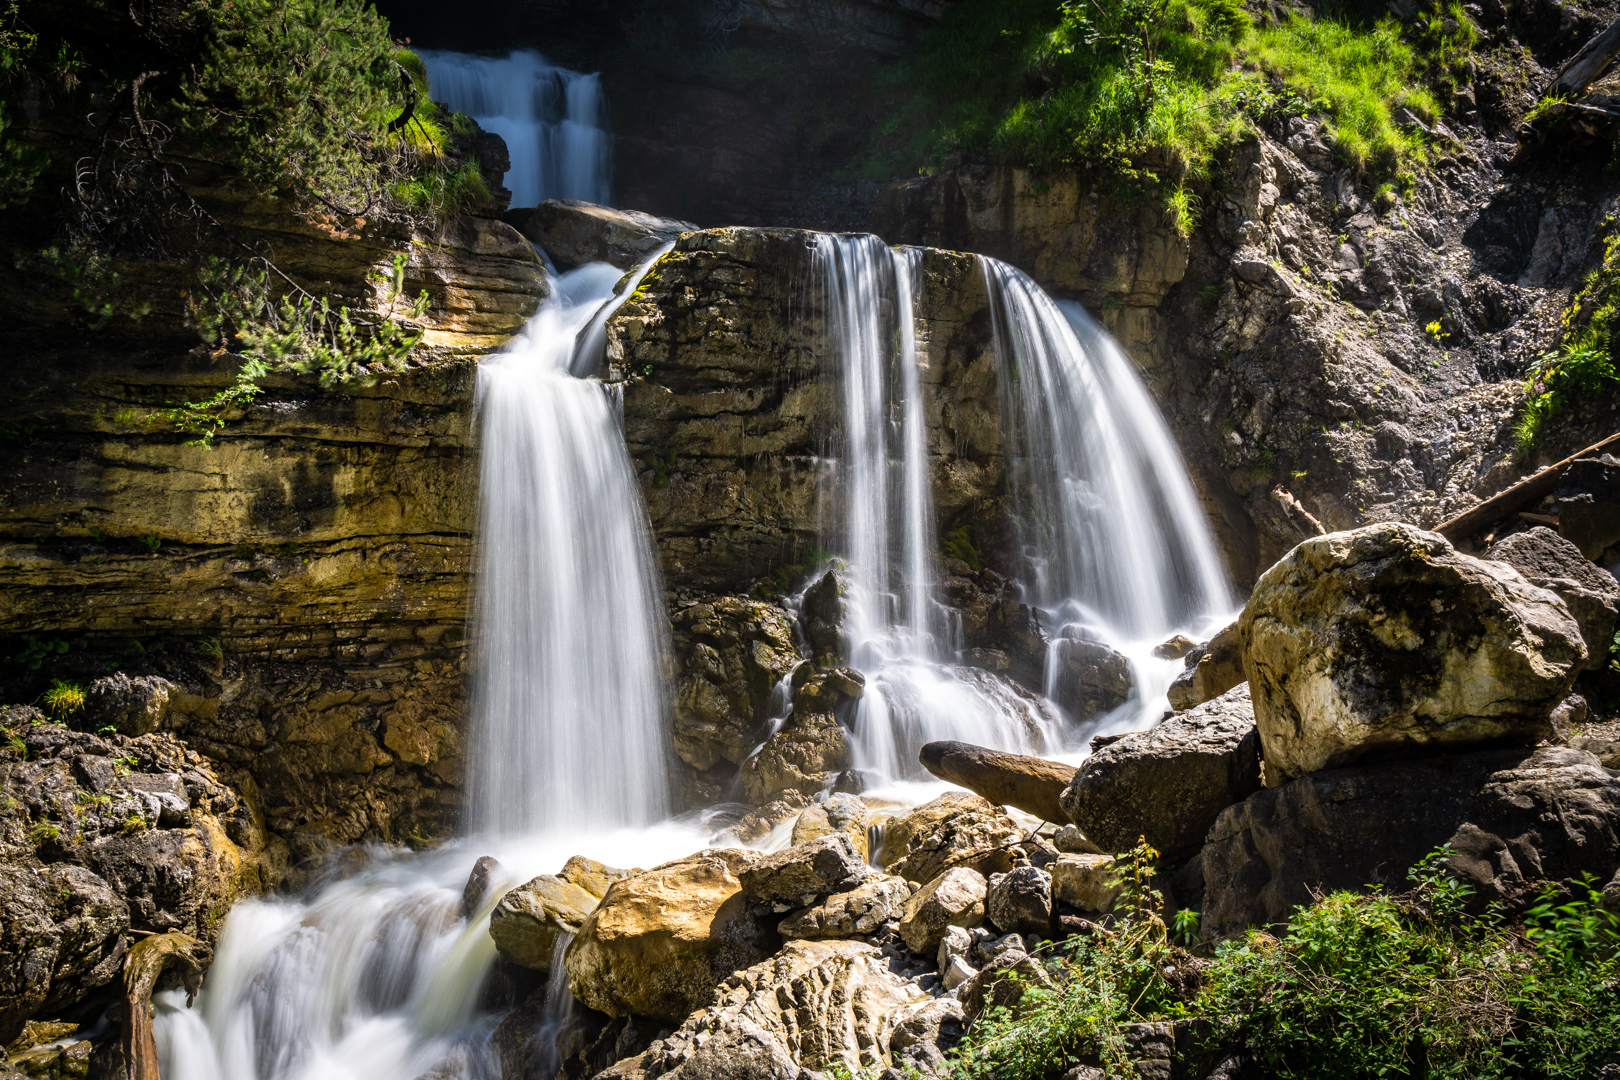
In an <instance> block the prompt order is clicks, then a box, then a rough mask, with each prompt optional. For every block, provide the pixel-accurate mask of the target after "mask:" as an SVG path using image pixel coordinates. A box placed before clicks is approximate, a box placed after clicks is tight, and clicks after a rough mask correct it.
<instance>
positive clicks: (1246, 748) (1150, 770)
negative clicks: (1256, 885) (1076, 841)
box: [1062, 686, 1269, 863]
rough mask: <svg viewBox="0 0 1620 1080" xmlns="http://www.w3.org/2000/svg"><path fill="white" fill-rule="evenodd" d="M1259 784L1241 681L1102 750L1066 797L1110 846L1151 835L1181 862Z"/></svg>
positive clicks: (1096, 838)
mask: <svg viewBox="0 0 1620 1080" xmlns="http://www.w3.org/2000/svg"><path fill="white" fill-rule="evenodd" d="M1268 764H1269V762H1268ZM1259 787H1260V736H1259V734H1258V733H1257V731H1256V729H1255V722H1254V710H1253V706H1252V704H1251V702H1250V700H1249V688H1248V687H1247V686H1239V687H1237V688H1236V689H1233V690H1229V691H1227V693H1225V694H1224V695H1222V696H1221V697H1218V698H1216V699H1215V700H1214V701H1210V702H1206V703H1205V704H1203V705H1199V706H1197V707H1196V708H1193V709H1190V710H1188V711H1187V712H1183V713H1177V714H1176V715H1174V716H1172V717H1171V718H1170V719H1168V720H1166V721H1164V722H1163V723H1161V724H1160V725H1159V726H1158V727H1156V728H1153V729H1152V730H1150V731H1141V732H1136V733H1134V734H1131V735H1126V736H1125V737H1124V738H1122V739H1119V740H1118V741H1116V742H1113V743H1110V744H1109V745H1107V746H1105V747H1103V748H1102V749H1100V750H1098V751H1097V752H1096V753H1094V754H1092V755H1091V757H1089V758H1087V759H1086V760H1085V762H1083V763H1082V764H1081V766H1080V768H1079V770H1078V771H1077V772H1076V773H1075V775H1074V780H1073V781H1072V782H1071V783H1070V784H1069V786H1068V787H1067V788H1065V789H1064V791H1063V795H1062V800H1063V809H1064V810H1065V811H1066V812H1067V814H1068V816H1069V817H1070V819H1071V820H1073V821H1074V823H1075V824H1076V825H1078V826H1079V827H1080V830H1081V831H1082V832H1083V833H1084V834H1085V836H1086V838H1087V839H1088V840H1090V841H1092V842H1093V843H1095V844H1098V845H1100V846H1101V847H1102V848H1103V849H1104V850H1105V851H1110V852H1121V851H1128V850H1130V849H1131V848H1132V847H1134V846H1135V845H1136V843H1137V841H1138V838H1145V839H1146V840H1147V842H1148V843H1149V844H1151V845H1153V846H1154V847H1155V848H1157V849H1158V851H1159V852H1160V854H1161V855H1163V856H1164V858H1165V859H1166V860H1167V861H1168V862H1170V863H1176V862H1179V861H1181V860H1184V859H1186V858H1187V857H1188V856H1190V855H1192V854H1194V853H1195V852H1197V850H1198V848H1199V847H1200V846H1201V845H1202V844H1203V842H1204V836H1205V834H1206V833H1208V832H1209V828H1210V826H1211V825H1213V824H1214V823H1215V819H1216V817H1217V816H1218V815H1219V814H1220V813H1221V811H1222V810H1224V809H1226V807H1228V806H1231V805H1232V804H1233V803H1236V802H1241V801H1242V800H1243V799H1245V798H1247V797H1248V795H1249V794H1250V793H1251V792H1253V791H1256V790H1258V789H1259Z"/></svg>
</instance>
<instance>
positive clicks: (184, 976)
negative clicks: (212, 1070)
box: [123, 932, 211, 1080]
mask: <svg viewBox="0 0 1620 1080" xmlns="http://www.w3.org/2000/svg"><path fill="white" fill-rule="evenodd" d="M210 952H211V950H210V949H209V948H208V946H207V945H205V944H204V943H203V942H201V941H198V940H197V939H196V938H194V937H192V936H190V935H189V934H181V933H178V932H172V933H168V934H154V935H152V936H151V937H149V938H144V939H142V940H140V941H137V942H136V943H135V944H134V945H133V946H131V948H130V950H129V956H128V957H127V958H126V959H125V960H124V1031H123V1036H124V1068H125V1070H126V1071H125V1073H124V1076H125V1078H126V1080H162V1078H161V1077H160V1076H159V1075H158V1050H157V1040H156V1039H155V1038H154V1037H153V1035H152V992H153V991H154V990H156V989H157V988H158V980H159V979H161V978H162V977H163V975H164V973H165V972H166V971H168V970H169V969H170V968H173V969H174V972H175V974H177V975H178V976H179V978H180V982H181V984H182V985H184V986H185V988H186V1004H187V1005H188V1006H189V1005H190V1004H191V999H192V998H193V997H195V996H196V994H197V989H198V987H200V986H201V985H202V977H203V971H204V969H206V968H207V966H208V960H209V954H210Z"/></svg>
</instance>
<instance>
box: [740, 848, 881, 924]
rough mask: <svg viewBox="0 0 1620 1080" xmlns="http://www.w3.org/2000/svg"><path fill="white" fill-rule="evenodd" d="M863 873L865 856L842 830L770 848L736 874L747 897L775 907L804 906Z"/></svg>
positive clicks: (851, 884) (850, 886)
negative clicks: (774, 848) (804, 841)
mask: <svg viewBox="0 0 1620 1080" xmlns="http://www.w3.org/2000/svg"><path fill="white" fill-rule="evenodd" d="M866 877H867V868H866V862H865V860H864V859H862V858H861V856H860V853H859V852H858V851H856V850H855V844H854V842H853V841H852V840H850V838H849V837H848V836H845V835H844V834H843V833H837V834H835V835H832V836H822V837H818V838H817V839H815V840H811V841H809V842H808V843H804V844H795V845H793V846H792V847H790V848H784V849H783V850H781V851H775V852H772V853H771V854H769V855H765V856H762V857H761V858H759V859H757V860H755V861H754V862H753V863H752V864H750V865H749V866H747V867H744V868H743V870H742V871H741V872H740V873H739V874H738V879H739V880H740V881H741V882H742V889H743V892H744V893H745V894H747V896H748V897H749V899H751V900H758V901H760V902H761V903H765V904H769V905H771V906H772V907H773V908H775V909H776V910H777V911H791V910H792V909H794V908H802V907H807V906H809V904H810V903H812V902H813V901H814V900H815V899H816V898H817V897H818V896H826V895H828V894H829V893H836V892H845V891H847V890H849V889H853V888H855V887H856V886H857V885H859V884H861V883H862V882H863V881H865V880H866Z"/></svg>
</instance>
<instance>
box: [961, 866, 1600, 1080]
mask: <svg viewBox="0 0 1620 1080" xmlns="http://www.w3.org/2000/svg"><path fill="white" fill-rule="evenodd" d="M1451 854H1452V853H1451V851H1450V850H1449V849H1448V848H1444V847H1442V848H1441V849H1439V850H1438V851H1436V852H1434V853H1431V854H1430V855H1429V856H1427V857H1426V858H1424V859H1423V860H1422V861H1421V862H1420V863H1419V864H1418V865H1417V866H1416V867H1414V868H1413V869H1412V871H1411V874H1410V880H1411V882H1412V885H1413V887H1412V889H1411V890H1410V891H1408V892H1405V893H1400V894H1396V895H1388V894H1385V893H1383V892H1380V891H1377V890H1374V891H1372V892H1370V893H1362V894H1357V893H1349V892H1340V893H1333V894H1331V895H1328V896H1325V897H1323V898H1322V899H1321V900H1319V901H1318V902H1316V903H1314V904H1312V905H1310V906H1309V907H1302V908H1298V909H1296V911H1295V914H1294V918H1293V920H1292V922H1291V924H1290V926H1289V928H1288V930H1287V931H1286V932H1285V933H1284V934H1283V935H1282V937H1281V938H1274V937H1272V936H1271V935H1269V934H1265V933H1261V932H1258V931H1254V932H1251V933H1250V934H1249V935H1248V937H1247V938H1246V939H1245V940H1243V941H1241V942H1227V943H1224V944H1222V945H1220V946H1218V947H1217V948H1216V949H1215V951H1214V955H1213V957H1212V958H1210V959H1199V958H1196V957H1194V956H1192V955H1190V954H1188V953H1187V952H1186V951H1185V950H1183V949H1180V948H1178V947H1177V946H1176V945H1174V944H1172V943H1171V940H1170V937H1171V935H1170V932H1169V930H1168V929H1167V928H1166V927H1165V925H1164V923H1163V921H1162V920H1161V919H1160V918H1159V916H1158V914H1157V908H1158V899H1157V894H1156V893H1154V892H1153V890H1152V887H1151V877H1150V876H1149V873H1148V871H1147V869H1146V868H1147V865H1148V863H1149V861H1150V860H1151V859H1152V858H1154V857H1155V856H1154V853H1153V851H1152V849H1151V848H1148V847H1146V846H1145V845H1144V846H1142V847H1139V848H1137V849H1136V850H1135V851H1133V852H1131V853H1130V854H1129V855H1128V856H1125V857H1122V860H1121V861H1122V864H1123V865H1124V867H1125V868H1126V875H1125V881H1124V885H1125V888H1124V889H1123V891H1122V894H1121V902H1120V904H1121V906H1120V907H1119V908H1118V909H1116V916H1115V919H1114V921H1113V923H1112V925H1111V926H1110V927H1108V928H1107V930H1106V931H1105V932H1101V933H1096V934H1093V935H1092V936H1090V937H1074V938H1071V939H1070V940H1069V942H1068V943H1067V944H1065V945H1064V946H1062V947H1061V948H1062V955H1061V956H1059V957H1058V958H1056V959H1055V961H1054V962H1051V963H1049V965H1048V968H1049V970H1050V971H1051V972H1052V973H1053V975H1054V977H1055V978H1056V981H1057V985H1056V989H1042V988H1035V987H1030V988H1028V989H1026V990H1025V991H1024V993H1023V996H1022V999H1021V1000H1020V1001H1019V1002H1018V1003H1017V1004H1016V1005H1014V1006H1012V1007H1008V1008H1000V1009H993V1010H990V1011H988V1012H987V1013H986V1014H985V1015H984V1016H983V1017H982V1018H981V1019H980V1020H979V1021H978V1022H977V1023H976V1024H975V1026H974V1028H973V1029H972V1031H971V1032H970V1034H969V1036H968V1038H967V1039H966V1040H965V1041H964V1043H963V1044H962V1046H961V1047H960V1048H959V1050H958V1061H957V1065H958V1069H959V1071H960V1072H961V1074H962V1075H964V1076H968V1077H990V1076H994V1077H996V1078H997V1080H1034V1078H1035V1077H1042V1076H1049V1075H1052V1074H1053V1073H1055V1072H1058V1071H1062V1070H1063V1069H1066V1068H1068V1067H1069V1066H1070V1065H1073V1064H1076V1063H1078V1062H1079V1061H1080V1060H1081V1059H1082V1058H1089V1059H1091V1060H1098V1059H1100V1060H1101V1062H1102V1063H1103V1066H1104V1067H1105V1068H1106V1069H1107V1070H1108V1071H1109V1072H1110V1073H1112V1074H1114V1075H1117V1076H1122V1077H1130V1076H1133V1075H1135V1069H1134V1067H1133V1066H1132V1064H1131V1062H1130V1061H1129V1060H1128V1054H1127V1052H1126V1050H1127V1048H1126V1046H1125V1044H1124V1040H1123V1038H1122V1036H1121V1031H1120V1026H1121V1025H1122V1024H1125V1023H1131V1022H1135V1021H1139V1020H1150V1019H1178V1018H1183V1017H1202V1018H1204V1019H1205V1020H1206V1021H1207V1023H1208V1024H1209V1033H1208V1036H1207V1043H1208V1047H1209V1048H1210V1049H1211V1050H1215V1049H1217V1048H1221V1049H1224V1048H1231V1047H1237V1046H1243V1047H1246V1048H1247V1050H1248V1052H1249V1053H1250V1054H1252V1055H1253V1056H1254V1057H1255V1058H1256V1059H1257V1061H1258V1064H1259V1065H1260V1067H1261V1068H1262V1070H1263V1071H1264V1072H1265V1073H1266V1074H1267V1075H1273V1076H1278V1077H1299V1078H1310V1080H1341V1078H1342V1080H1359V1078H1363V1077H1373V1076H1388V1077H1416V1076H1425V1077H1434V1078H1439V1077H1457V1078H1464V1077H1467V1078H1470V1080H1475V1078H1491V1077H1503V1078H1506V1077H1532V1076H1533V1077H1547V1078H1565V1077H1567V1078H1570V1080H1574V1078H1577V1077H1591V1076H1595V1075H1597V1073H1598V1072H1599V1071H1600V1069H1601V1067H1602V1066H1603V1064H1604V1063H1605V1062H1606V1061H1608V1060H1610V1059H1611V1057H1612V1055H1614V1054H1616V1053H1620V1010H1617V1009H1615V1008H1614V1004H1613V1003H1614V995H1615V993H1616V989H1617V986H1620V967H1617V960H1616V952H1617V947H1620V919H1617V917H1616V916H1615V915H1614V914H1613V913H1611V912H1608V911H1606V910H1604V909H1603V908H1602V907H1600V906H1599V900H1600V894H1599V893H1598V892H1597V890H1596V888H1595V887H1594V885H1593V883H1592V882H1591V881H1583V882H1576V883H1572V884H1567V885H1551V884H1550V885H1548V886H1546V887H1545V888H1544V889H1543V890H1542V892H1541V894H1540V896H1539V898H1538V899H1537V901H1536V902H1535V903H1534V904H1533V905H1532V906H1531V907H1530V908H1529V910H1528V911H1526V912H1525V914H1524V916H1523V919H1522V922H1521V924H1520V925H1518V926H1513V925H1511V924H1510V923H1509V921H1508V919H1507V918H1506V916H1505V913H1504V911H1503V910H1502V909H1501V908H1500V907H1499V906H1498V905H1495V904H1492V905H1483V911H1480V910H1479V909H1480V908H1481V907H1482V905H1479V904H1478V903H1477V898H1476V897H1475V896H1474V894H1473V890H1472V888H1471V887H1470V886H1468V885H1467V884H1466V883H1464V882H1462V881H1460V880H1458V879H1456V878H1454V877H1452V876H1451V875H1450V874H1449V873H1448V872H1447V871H1446V862H1447V860H1448V859H1449V858H1450V856H1451ZM1190 922H1191V920H1190V919H1189V920H1187V923H1188V924H1190ZM1176 923H1177V925H1176V931H1177V936H1178V937H1185V936H1187V931H1188V930H1189V929H1190V925H1183V920H1181V919H1180V918H1178V919H1177V920H1176Z"/></svg>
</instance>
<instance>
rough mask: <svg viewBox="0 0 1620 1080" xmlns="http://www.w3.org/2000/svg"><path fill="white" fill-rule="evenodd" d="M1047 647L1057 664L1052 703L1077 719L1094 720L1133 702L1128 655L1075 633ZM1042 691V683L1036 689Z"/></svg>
mask: <svg viewBox="0 0 1620 1080" xmlns="http://www.w3.org/2000/svg"><path fill="white" fill-rule="evenodd" d="M1047 648H1048V649H1049V650H1050V652H1051V653H1052V654H1053V659H1054V660H1055V661H1056V663H1055V664H1053V665H1052V676H1053V678H1052V686H1051V691H1052V700H1054V701H1056V702H1057V703H1058V704H1059V705H1061V706H1063V708H1064V709H1065V710H1066V711H1067V712H1068V713H1069V715H1070V716H1071V717H1073V718H1074V719H1076V720H1090V719H1092V718H1093V717H1096V716H1101V715H1102V714H1103V713H1105V712H1107V711H1108V710H1110V709H1115V708H1118V707H1119V706H1121V705H1123V704H1125V702H1126V701H1128V700H1129V699H1130V696H1131V686H1132V684H1133V680H1132V678H1131V662H1130V660H1129V659H1128V658H1126V656H1125V654H1124V653H1121V652H1120V651H1119V650H1117V649H1113V648H1110V647H1109V646H1107V645H1104V644H1103V643H1102V642H1100V641H1094V640H1092V639H1090V638H1087V637H1081V636H1078V635H1072V634H1071V635H1065V636H1063V637H1059V638H1054V639H1053V640H1052V641H1051V642H1050V643H1049V644H1048V646H1047ZM1043 674H1044V673H1043ZM1040 688H1041V683H1039V682H1037V683H1035V685H1034V687H1032V689H1040Z"/></svg>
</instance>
